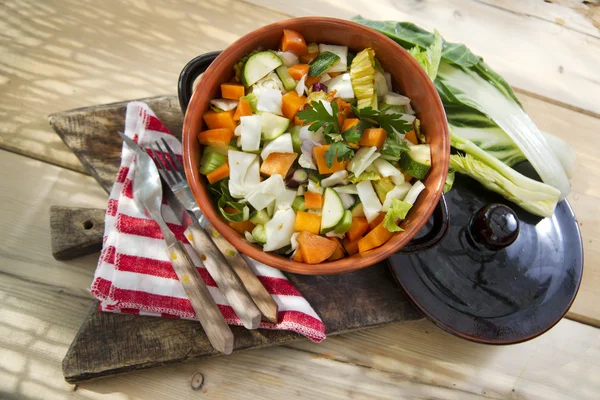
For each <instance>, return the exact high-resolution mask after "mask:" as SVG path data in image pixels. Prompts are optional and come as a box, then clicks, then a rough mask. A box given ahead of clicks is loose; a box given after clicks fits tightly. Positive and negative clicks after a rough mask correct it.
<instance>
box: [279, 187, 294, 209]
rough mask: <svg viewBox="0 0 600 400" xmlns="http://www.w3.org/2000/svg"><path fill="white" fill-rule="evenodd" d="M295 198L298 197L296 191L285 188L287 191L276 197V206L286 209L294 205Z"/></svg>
mask: <svg viewBox="0 0 600 400" xmlns="http://www.w3.org/2000/svg"><path fill="white" fill-rule="evenodd" d="M294 199H296V191H295V190H292V189H285V192H283V193H282V194H281V195H279V196H277V197H276V198H275V208H276V209H277V210H286V209H288V208H290V207H291V206H292V203H293V202H294Z"/></svg>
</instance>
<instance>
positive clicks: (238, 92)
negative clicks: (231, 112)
mask: <svg viewBox="0 0 600 400" xmlns="http://www.w3.org/2000/svg"><path fill="white" fill-rule="evenodd" d="M245 94H246V91H245V90H244V85H240V84H239V83H221V97H223V98H224V99H231V100H239V99H240V97H244V95H245Z"/></svg>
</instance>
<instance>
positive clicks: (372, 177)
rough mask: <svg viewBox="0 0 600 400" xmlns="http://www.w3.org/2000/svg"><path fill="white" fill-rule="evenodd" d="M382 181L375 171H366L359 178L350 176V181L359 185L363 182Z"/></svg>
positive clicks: (351, 174)
mask: <svg viewBox="0 0 600 400" xmlns="http://www.w3.org/2000/svg"><path fill="white" fill-rule="evenodd" d="M380 179H381V175H379V174H378V173H377V172H375V171H364V172H363V173H361V174H360V175H358V176H355V175H354V174H353V173H350V174H349V175H348V181H349V182H350V183H358V182H362V181H378V180H380Z"/></svg>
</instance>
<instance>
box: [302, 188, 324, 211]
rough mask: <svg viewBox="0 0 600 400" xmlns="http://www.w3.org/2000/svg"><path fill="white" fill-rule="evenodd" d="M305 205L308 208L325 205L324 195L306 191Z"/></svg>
mask: <svg viewBox="0 0 600 400" xmlns="http://www.w3.org/2000/svg"><path fill="white" fill-rule="evenodd" d="M304 206H305V207H306V208H321V207H323V195H322V194H320V193H313V192H306V193H304Z"/></svg>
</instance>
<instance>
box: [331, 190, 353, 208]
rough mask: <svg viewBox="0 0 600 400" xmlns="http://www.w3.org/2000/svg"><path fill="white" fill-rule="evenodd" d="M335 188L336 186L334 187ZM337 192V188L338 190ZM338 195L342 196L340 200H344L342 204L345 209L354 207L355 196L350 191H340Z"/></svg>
mask: <svg viewBox="0 0 600 400" xmlns="http://www.w3.org/2000/svg"><path fill="white" fill-rule="evenodd" d="M333 189H334V190H335V188H333ZM336 192H337V190H336ZM337 194H338V196H339V197H340V200H342V205H343V206H344V210H349V209H350V207H352V206H353V205H354V203H355V201H354V196H352V195H351V194H348V193H340V192H337Z"/></svg>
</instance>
